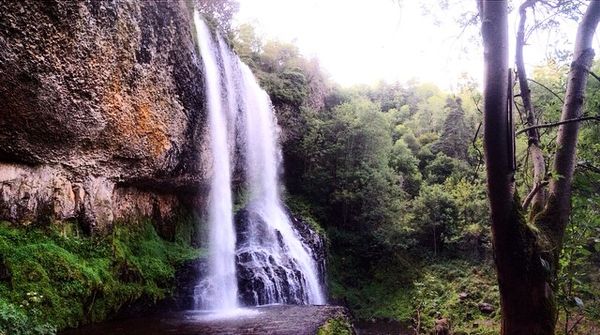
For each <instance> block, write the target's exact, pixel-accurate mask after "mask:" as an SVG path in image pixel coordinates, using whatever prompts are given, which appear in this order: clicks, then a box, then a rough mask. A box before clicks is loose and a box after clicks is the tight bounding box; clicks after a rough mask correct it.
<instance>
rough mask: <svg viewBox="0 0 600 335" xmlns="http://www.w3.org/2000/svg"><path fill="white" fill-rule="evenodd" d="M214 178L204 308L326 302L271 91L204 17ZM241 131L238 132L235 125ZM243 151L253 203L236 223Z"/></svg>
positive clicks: (201, 294)
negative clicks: (285, 161)
mask: <svg viewBox="0 0 600 335" xmlns="http://www.w3.org/2000/svg"><path fill="white" fill-rule="evenodd" d="M194 23H195V26H196V30H197V34H198V36H197V37H198V45H199V47H200V54H201V56H202V60H203V66H204V76H205V78H206V79H205V81H206V96H207V105H208V112H209V135H210V149H211V152H212V156H213V169H212V170H213V175H212V180H211V189H210V194H209V210H208V219H209V230H210V233H209V273H208V275H207V276H205V278H203V279H202V280H201V281H200V283H199V285H198V286H197V287H196V293H195V298H196V300H197V301H198V303H197V307H198V308H206V309H219V310H222V309H233V308H235V307H236V306H237V305H238V299H239V300H241V302H242V303H243V304H245V305H265V304H275V303H287V304H324V303H325V298H324V295H323V292H322V289H321V279H320V276H319V271H318V270H317V265H316V262H315V259H314V255H313V252H312V250H311V249H310V248H309V246H308V245H307V244H306V243H304V241H303V239H302V236H301V234H300V233H299V231H298V230H297V229H296V228H295V227H294V226H293V224H292V221H291V220H290V216H289V213H288V212H287V210H286V209H285V207H284V205H283V203H282V201H281V197H280V180H279V175H280V169H281V161H282V159H281V149H280V147H279V144H278V141H277V122H276V119H275V114H274V111H273V108H272V106H271V101H270V99H269V97H268V95H267V93H266V92H265V91H264V90H262V89H261V88H260V86H259V84H258V83H257V81H256V78H255V77H254V75H253V74H252V72H251V70H250V69H249V68H248V66H247V65H246V64H244V63H242V62H241V61H240V59H239V58H238V57H237V55H235V54H234V53H233V52H232V51H231V50H230V49H229V48H228V47H227V45H226V43H225V42H224V40H223V39H222V38H221V37H220V36H219V35H218V34H217V36H216V38H213V36H212V34H211V33H210V31H209V29H208V28H207V26H206V24H205V23H204V21H203V20H202V19H201V18H200V16H199V14H198V13H197V12H195V13H194ZM234 125H235V126H234ZM236 144H237V145H238V147H239V149H240V150H239V151H240V152H239V155H240V158H242V159H241V160H240V161H241V162H243V171H244V177H245V179H246V187H247V189H248V194H249V196H248V203H247V204H246V206H245V207H244V209H242V210H240V211H239V213H238V214H237V215H236V218H235V229H234V224H233V222H234V219H233V217H232V214H233V212H232V195H231V171H232V169H231V164H230V157H231V156H230V153H229V148H234V147H236Z"/></svg>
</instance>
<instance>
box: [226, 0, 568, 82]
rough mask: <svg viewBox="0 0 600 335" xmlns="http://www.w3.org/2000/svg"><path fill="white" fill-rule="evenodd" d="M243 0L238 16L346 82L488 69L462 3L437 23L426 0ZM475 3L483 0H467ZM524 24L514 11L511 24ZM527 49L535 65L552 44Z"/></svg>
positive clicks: (434, 78) (454, 76) (446, 76)
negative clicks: (464, 26) (466, 29)
mask: <svg viewBox="0 0 600 335" xmlns="http://www.w3.org/2000/svg"><path fill="white" fill-rule="evenodd" d="M239 2H240V11H239V14H238V16H237V22H239V23H241V22H251V23H253V24H254V25H255V26H256V27H257V30H258V32H259V34H260V35H261V36H263V37H265V38H271V39H279V40H281V41H286V42H293V43H294V44H296V45H297V46H298V47H299V48H300V50H301V52H302V53H303V54H304V55H306V56H308V57H313V56H316V57H317V58H318V59H319V60H320V63H321V66H322V67H323V68H324V69H325V71H326V72H327V73H329V75H330V76H331V77H332V79H333V80H334V81H336V82H338V83H340V84H342V85H345V86H348V85H353V84H373V83H376V82H378V81H380V80H385V81H387V82H394V81H400V82H406V81H408V80H410V79H412V78H416V79H418V80H420V81H426V82H433V83H436V84H437V85H439V86H440V87H441V88H443V89H447V90H452V89H453V88H455V86H456V83H457V80H458V78H459V77H460V75H461V74H462V73H468V74H469V75H470V76H472V77H473V78H475V79H476V80H477V81H481V78H482V76H483V74H482V72H483V70H482V69H483V55H482V50H481V49H480V47H479V46H477V45H474V44H471V43H469V41H468V40H467V39H466V38H465V36H463V38H460V39H459V38H458V36H459V35H460V27H458V26H457V24H456V23H455V21H454V17H456V16H457V15H458V14H459V13H460V12H461V10H462V9H456V8H455V9H451V10H450V13H448V14H447V15H446V16H445V17H441V18H440V19H441V20H442V21H446V22H442V23H440V24H439V25H435V24H434V22H433V21H434V19H433V18H432V17H431V16H430V15H427V14H424V13H423V10H422V9H421V8H420V4H421V1H418V0H400V1H397V0H396V1H394V0H370V1H365V0H240V1H239ZM398 3H400V4H398ZM468 5H472V6H475V1H465V6H468ZM473 9H474V8H473ZM516 24H517V21H516V18H515V17H514V16H513V15H511V18H510V25H511V26H512V27H516ZM512 27H511V28H512ZM570 29H572V28H569V30H570ZM573 34H574V30H573ZM511 36H512V35H511ZM573 36H574V35H573ZM511 40H512V38H511ZM538 40H539V39H538ZM544 44H545V43H544ZM544 44H542V45H544ZM463 48H467V50H468V51H467V52H464V51H462V50H461V49H463ZM525 53H526V59H527V61H528V63H529V65H531V64H539V63H540V62H542V61H543V59H544V56H545V53H546V49H545V48H544V47H541V48H540V47H539V46H533V47H528V48H526V50H525Z"/></svg>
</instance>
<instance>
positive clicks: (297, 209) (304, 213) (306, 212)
mask: <svg viewBox="0 0 600 335" xmlns="http://www.w3.org/2000/svg"><path fill="white" fill-rule="evenodd" d="M285 203H286V205H287V206H288V207H289V209H290V211H292V213H293V214H294V215H298V216H300V217H301V218H302V220H303V221H304V222H306V223H308V224H309V225H310V227H311V228H312V229H313V230H314V231H315V232H317V233H318V234H319V235H321V236H326V234H325V230H324V229H323V227H321V225H320V224H319V222H317V220H316V219H315V216H314V215H313V212H312V209H313V208H314V206H312V205H310V203H309V202H308V201H306V200H305V199H304V198H302V197H300V196H296V195H287V196H286V199H285Z"/></svg>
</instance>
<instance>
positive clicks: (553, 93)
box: [527, 78, 565, 104]
mask: <svg viewBox="0 0 600 335" xmlns="http://www.w3.org/2000/svg"><path fill="white" fill-rule="evenodd" d="M527 80H528V81H530V82H532V83H535V84H538V85H540V86H541V87H543V88H545V89H546V90H547V91H548V92H550V93H552V95H554V96H555V97H556V98H557V99H558V100H560V103H562V104H564V103H565V101H564V100H563V98H561V97H560V96H559V95H558V94H557V93H556V92H554V91H553V90H551V89H550V88H548V87H547V86H546V85H544V84H542V83H540V82H539V81H536V80H533V79H531V78H527Z"/></svg>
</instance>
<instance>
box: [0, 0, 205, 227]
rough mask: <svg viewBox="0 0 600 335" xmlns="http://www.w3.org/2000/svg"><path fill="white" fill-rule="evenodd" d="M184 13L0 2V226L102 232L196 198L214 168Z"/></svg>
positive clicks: (183, 5) (158, 5) (112, 4)
mask: <svg viewBox="0 0 600 335" xmlns="http://www.w3.org/2000/svg"><path fill="white" fill-rule="evenodd" d="M190 8H191V6H190V3H187V2H184V1H99V0H87V1H55V0H48V1H35V0H23V1H4V2H1V3H0V77H1V78H2V80H1V81H0V219H1V220H9V221H12V222H20V223H28V222H33V221H35V220H37V219H38V218H41V217H47V215H48V214H52V216H53V217H54V218H56V219H71V218H78V219H83V220H82V221H83V222H85V223H86V224H87V225H88V228H90V230H92V231H94V230H103V229H104V228H106V227H108V226H109V225H110V224H111V223H112V222H114V221H115V220H118V219H120V218H125V217H127V216H129V215H158V216H159V217H163V216H165V215H170V213H171V212H172V209H173V208H175V207H177V206H180V205H181V202H182V201H184V202H185V201H188V200H189V199H188V200H182V198H189V197H192V198H193V197H194V194H196V193H202V188H203V187H204V185H205V179H206V176H207V174H208V173H209V171H208V169H209V167H208V166H207V164H206V162H210V161H211V160H210V157H207V155H208V151H207V150H206V147H205V146H206V141H205V140H204V139H205V138H204V137H205V136H206V135H205V134H206V131H205V127H204V123H205V122H204V120H205V114H206V113H205V111H204V89H203V80H202V67H201V64H200V62H199V59H198V58H199V56H198V54H197V52H196V47H195V44H194V38H193V25H192V24H191V16H192V13H191V10H190ZM189 201H196V200H189Z"/></svg>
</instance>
